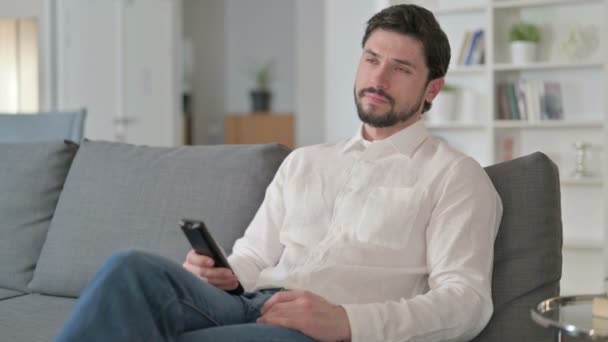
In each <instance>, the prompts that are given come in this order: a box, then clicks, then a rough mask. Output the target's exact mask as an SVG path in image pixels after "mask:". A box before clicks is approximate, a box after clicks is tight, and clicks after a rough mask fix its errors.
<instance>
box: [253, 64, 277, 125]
mask: <svg viewBox="0 0 608 342" xmlns="http://www.w3.org/2000/svg"><path fill="white" fill-rule="evenodd" d="M272 70H273V63H272V62H271V61H270V62H267V63H266V64H264V65H262V66H261V67H260V68H259V69H257V70H256V71H255V72H254V78H255V84H256V86H255V88H254V89H253V90H252V91H251V92H250V95H251V104H252V109H253V112H254V113H268V112H270V102H271V101H272V92H271V91H270V82H271V81H272Z"/></svg>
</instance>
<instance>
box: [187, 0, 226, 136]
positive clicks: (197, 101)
mask: <svg viewBox="0 0 608 342" xmlns="http://www.w3.org/2000/svg"><path fill="white" fill-rule="evenodd" d="M183 9H184V11H183V18H184V37H186V38H189V39H191V41H192V46H193V58H192V59H193V67H194V76H193V79H192V83H193V85H192V86H193V89H192V90H193V99H192V102H193V113H192V114H193V123H192V124H193V142H194V144H207V143H211V144H219V143H222V142H223V120H224V87H225V81H224V80H225V77H224V58H225V51H224V40H225V39H224V38H225V37H224V16H225V11H224V3H223V2H222V1H216V0H184V4H183Z"/></svg>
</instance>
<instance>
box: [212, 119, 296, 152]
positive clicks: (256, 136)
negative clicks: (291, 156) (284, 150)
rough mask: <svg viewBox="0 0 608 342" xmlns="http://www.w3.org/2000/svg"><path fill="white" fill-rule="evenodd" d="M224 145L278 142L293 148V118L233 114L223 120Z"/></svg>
mask: <svg viewBox="0 0 608 342" xmlns="http://www.w3.org/2000/svg"><path fill="white" fill-rule="evenodd" d="M224 129H225V140H226V144H266V143H272V142H278V143H281V144H283V145H286V146H287V147H289V148H292V149H293V148H294V133H293V132H294V118H293V114H291V113H284V114H283V113H272V114H233V115H228V116H226V118H225V119H224Z"/></svg>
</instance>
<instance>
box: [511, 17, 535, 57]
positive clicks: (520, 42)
mask: <svg viewBox="0 0 608 342" xmlns="http://www.w3.org/2000/svg"><path fill="white" fill-rule="evenodd" d="M509 40H510V41H511V63H513V64H526V63H530V62H533V61H534V60H535V59H536V46H537V44H538V41H539V40H540V32H539V30H538V27H537V26H536V25H534V24H531V23H526V22H517V23H515V24H514V25H513V26H512V27H511V32H510V37H509Z"/></svg>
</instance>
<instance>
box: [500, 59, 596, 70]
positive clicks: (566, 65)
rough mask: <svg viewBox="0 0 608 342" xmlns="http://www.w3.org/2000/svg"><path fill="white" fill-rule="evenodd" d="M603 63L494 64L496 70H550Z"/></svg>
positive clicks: (581, 67) (594, 66)
mask: <svg viewBox="0 0 608 342" xmlns="http://www.w3.org/2000/svg"><path fill="white" fill-rule="evenodd" d="M603 66H604V64H603V63H602V62H601V61H583V62H573V63H570V62H537V63H530V64H526V65H513V64H505V63H498V64H495V65H494V70H496V71H523V70H551V69H583V68H601V67H603Z"/></svg>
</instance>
